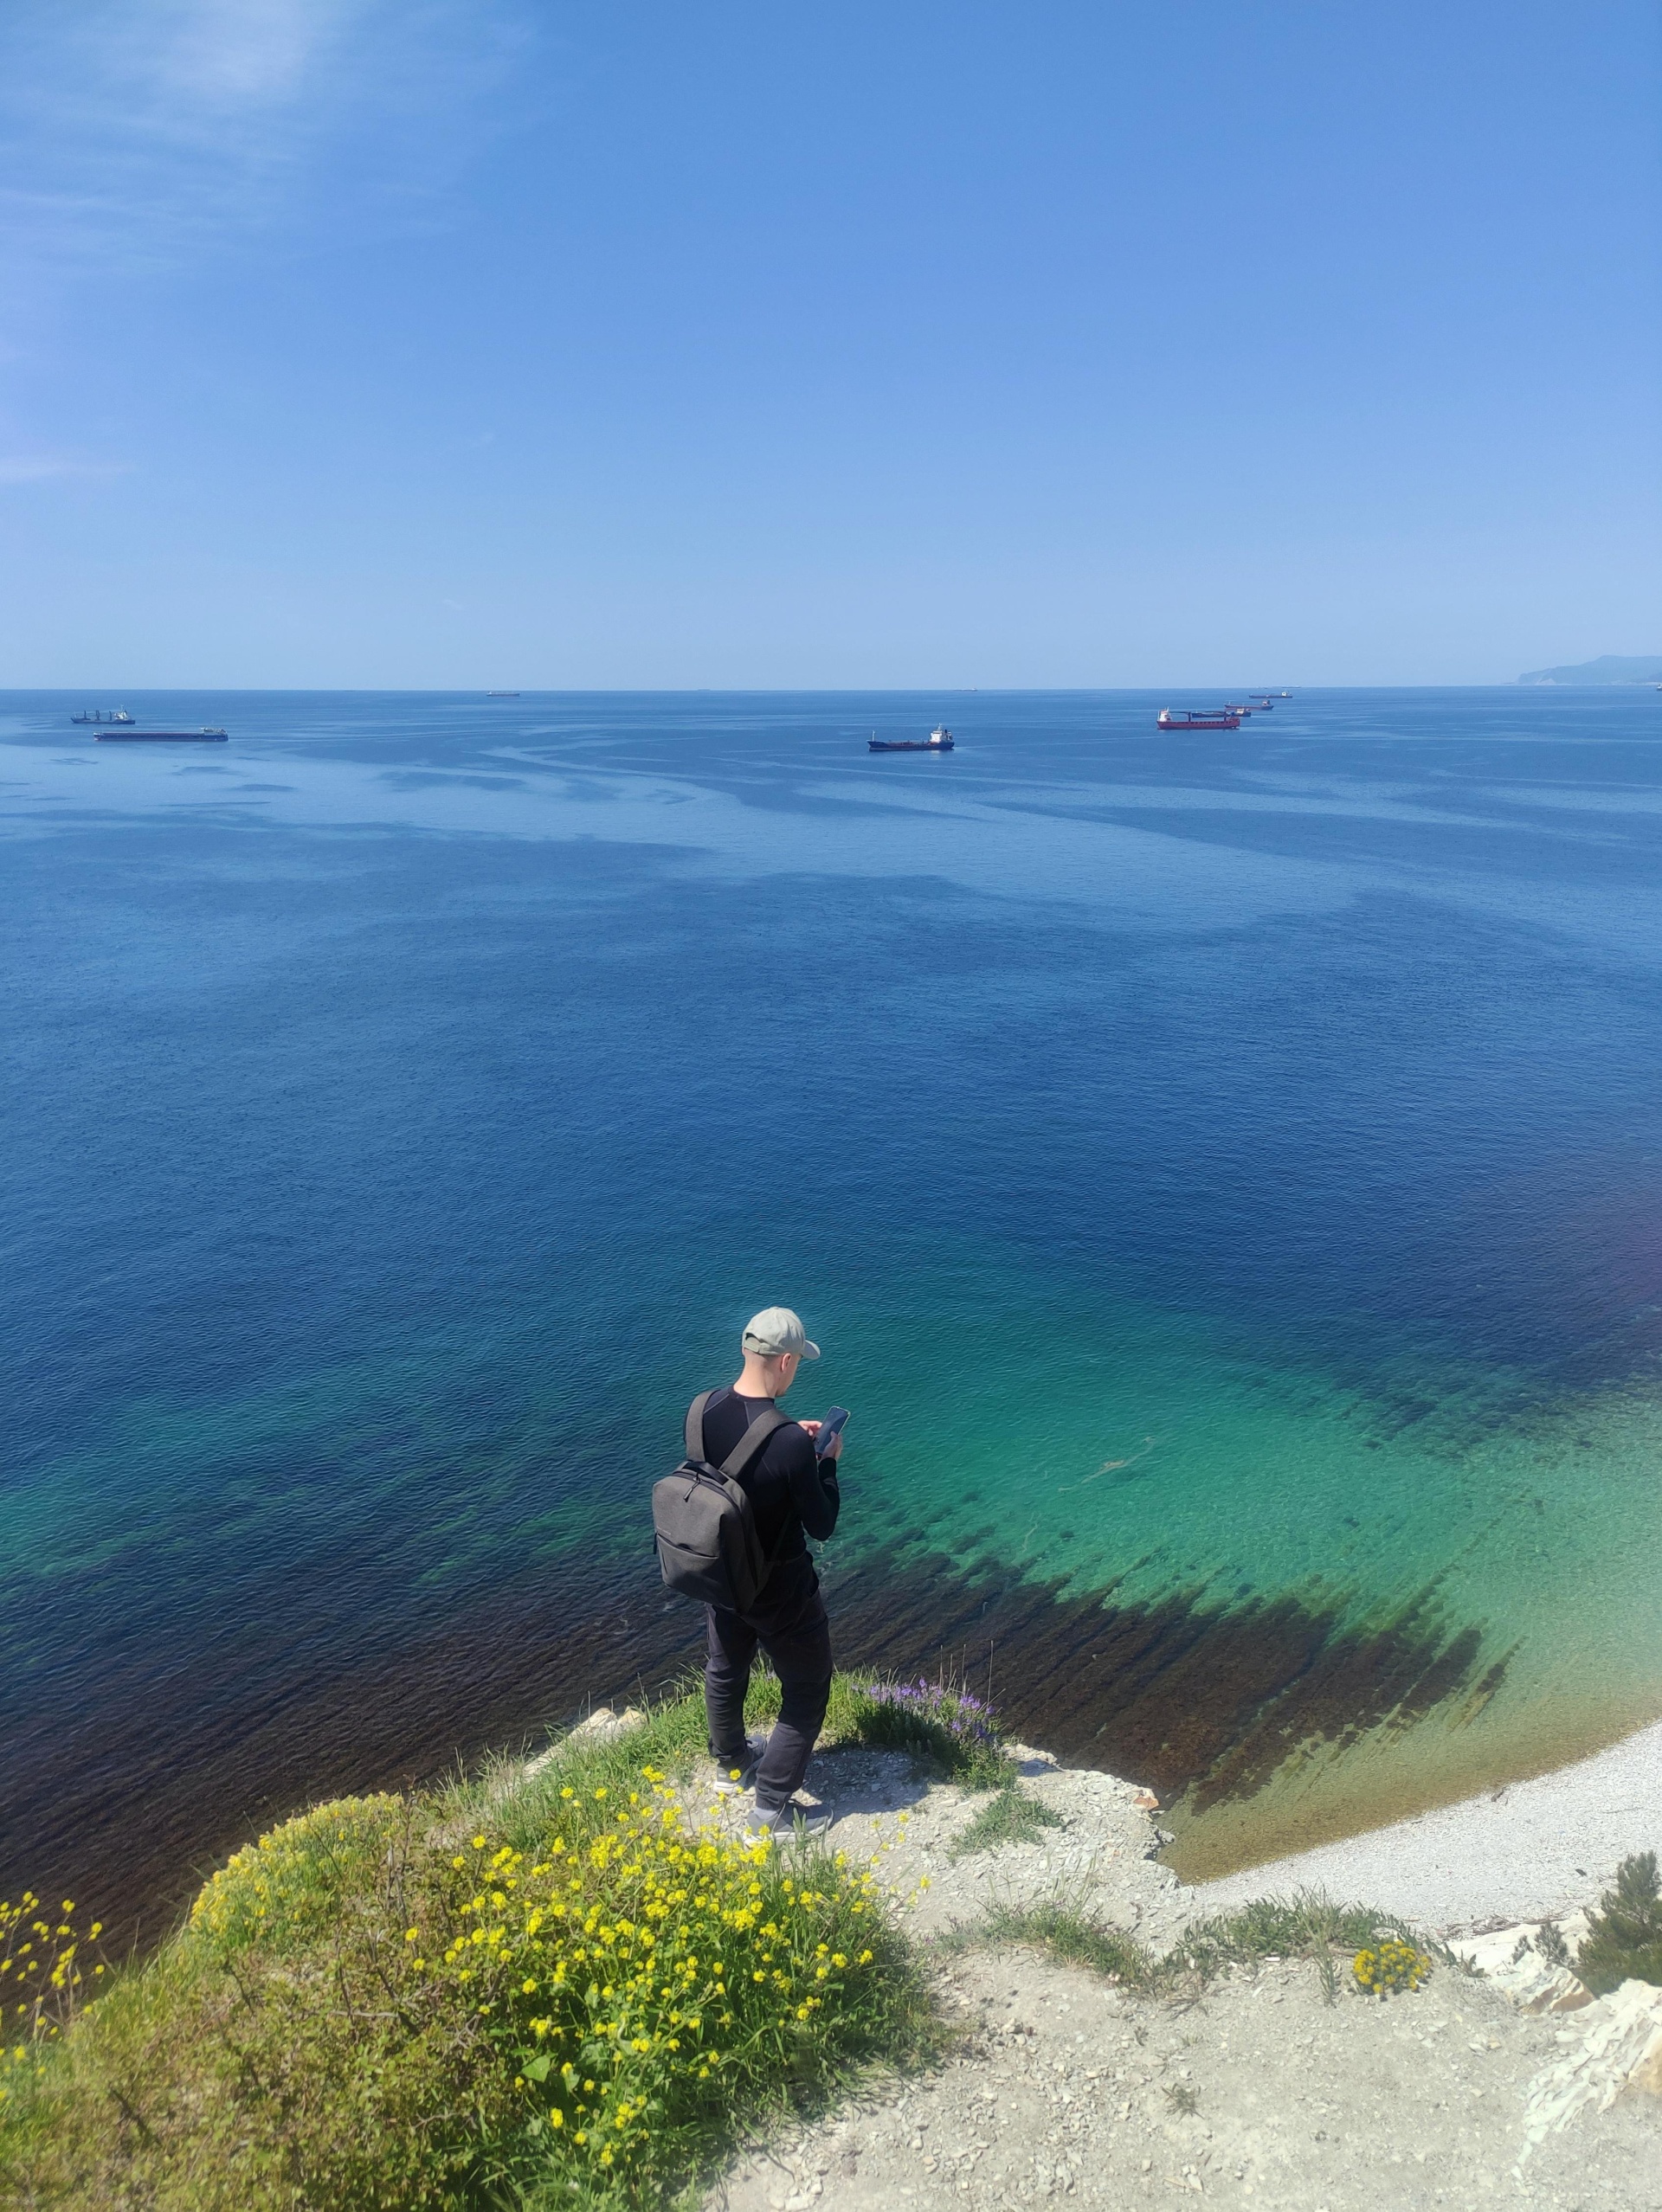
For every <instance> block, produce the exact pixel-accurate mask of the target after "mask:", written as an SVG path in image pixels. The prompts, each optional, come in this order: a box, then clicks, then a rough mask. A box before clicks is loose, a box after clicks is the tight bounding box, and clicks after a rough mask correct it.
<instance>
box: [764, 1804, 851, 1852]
mask: <svg viewBox="0 0 1662 2212" xmlns="http://www.w3.org/2000/svg"><path fill="white" fill-rule="evenodd" d="M833 1818H834V1816H833V1815H832V1814H830V1813H828V1812H826V1811H824V1810H821V1808H820V1807H819V1806H817V1805H816V1806H815V1807H814V1808H813V1809H812V1810H809V1809H808V1807H807V1806H805V1805H781V1806H780V1807H779V1808H778V1810H776V1811H772V1812H770V1811H769V1810H768V1809H767V1808H766V1807H765V1806H763V1805H758V1806H757V1809H756V1810H755V1811H754V1812H753V1813H752V1814H751V1815H750V1818H749V1820H747V1821H746V1822H745V1823H744V1841H745V1842H747V1843H761V1842H766V1841H769V1840H771V1841H772V1842H776V1843H796V1842H804V1841H806V1840H807V1839H808V1837H810V1836H823V1835H825V1834H826V1833H827V1832H828V1829H829V1828H830V1826H831V1823H832V1820H833Z"/></svg>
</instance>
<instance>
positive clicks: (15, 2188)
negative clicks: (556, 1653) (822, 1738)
mask: <svg viewBox="0 0 1662 2212" xmlns="http://www.w3.org/2000/svg"><path fill="white" fill-rule="evenodd" d="M702 1739H703V1727H702V1718H701V1714H700V1713H699V1707H698V1703H697V1701H695V1700H689V1699H686V1698H683V1699H680V1700H678V1701H671V1702H669V1703H668V1704H667V1705H665V1706H664V1707H659V1708H656V1709H654V1711H653V1712H652V1713H651V1714H649V1715H648V1716H647V1722H646V1725H645V1727H644V1728H643V1729H641V1730H640V1731H637V1732H634V1733H631V1734H630V1735H628V1736H627V1737H624V1738H622V1739H614V1740H612V1741H610V1742H605V1741H602V1742H595V1741H592V1740H591V1739H586V1738H579V1739H572V1740H570V1741H568V1742H567V1743H565V1744H564V1745H561V1746H557V1749H556V1751H555V1753H554V1755H553V1757H552V1759H551V1760H550V1761H549V1762H548V1764H547V1765H545V1766H544V1767H543V1768H542V1769H541V1770H540V1771H539V1772H537V1773H536V1774H534V1775H531V1776H529V1777H526V1776H523V1775H521V1776H520V1777H519V1778H518V1779H517V1780H516V1781H515V1782H514V1784H513V1785H512V1787H509V1786H507V1785H506V1778H504V1777H503V1776H501V1775H498V1776H495V1777H489V1778H486V1779H485V1780H484V1781H483V1782H482V1783H480V1784H473V1785H469V1786H467V1787H465V1788H463V1787H454V1788H452V1789H450V1790H448V1791H442V1792H439V1793H437V1794H435V1795H434V1796H433V1797H428V1798H425V1799H422V1798H417V1799H414V1800H409V1801H401V1800H399V1799H397V1798H393V1797H373V1798H363V1799H345V1800H342V1801H341V1802H339V1803H338V1804H332V1805H325V1806H320V1807H319V1808H317V1809H316V1810H314V1811H312V1812H311V1813H308V1814H306V1815H303V1816H302V1817H300V1819H299V1820H297V1821H293V1822H290V1823H287V1824H286V1825H285V1826H284V1827H282V1828H280V1829H275V1830H274V1831H273V1832H272V1834H271V1835H269V1836H265V1837H262V1838H261V1841H260V1842H259V1843H258V1844H256V1845H254V1846H251V1847H250V1848H249V1849H248V1850H246V1851H243V1852H240V1853H238V1854H237V1855H236V1857H235V1859H234V1860H233V1861H232V1862H230V1864H229V1865H228V1866H227V1867H226V1868H222V1870H221V1872H220V1873H219V1874H216V1876H215V1877H214V1879H213V1880H212V1881H210V1882H209V1884H208V1885H207V1887H205V1889H204V1890H203V1894H202V1895H201V1897H200V1898H199V1899H198V1900H197V1904H196V1907H195V1908H194V1910H193V1912H192V1913H191V1916H190V1920H189V1922H188V1923H187V1925H186V1926H185V1928H184V1930H183V1931H182V1932H181V1933H180V1935H179V1936H178V1937H177V1938H176V1939H174V1940H173V1941H172V1942H171V1943H169V1944H167V1945H164V1947H163V1948H162V1950H161V1951H160V1952H158V1954H157V1955H156V1956H155V1957H154V1958H151V1960H150V1961H149V1962H148V1963H146V1964H143V1965H140V1966H137V1967H133V1968H131V1969H129V1970H128V1971H125V1972H123V1973H121V1974H120V1975H119V1976H117V1977H115V1978H114V1980H113V1984H112V1985H111V1986H109V1987H108V1988H107V1990H106V1993H105V1994H103V1995H101V1996H100V1997H99V1999H98V2001H97V2002H96V2003H93V2004H92V2005H91V2006H89V2007H87V2009H84V2010H83V2011H82V2012H81V2015H80V2016H79V2017H78V2018H74V2019H72V2020H70V2021H69V2022H68V2024H67V2025H66V2026H65V2027H64V2029H63V2032H62V2034H61V2036H60V2038H59V2040H58V2041H57V2042H55V2043H52V2044H49V2045H48V2044H41V2045H39V2046H38V2047H31V2048H30V2050H29V2063H28V2065H27V2066H26V2067H14V2068H13V2069H12V2071H13V2072H14V2073H15V2074H16V2077H17V2078H16V2082H15V2084H13V2083H8V2085H7V2086H8V2087H11V2088H12V2090H13V2093H12V2094H10V2096H9V2098H8V2099H7V2100H6V2102H5V2103H3V2104H0V2201H5V2202H12V2201H16V2202H20V2203H23V2204H26V2205H28V2206H29V2207H30V2208H31V2212H71V2208H73V2212H118V2208H119V2212H126V2208H130V2207H131V2208H138V2207H141V2206H142V2207H144V2208H145V2212H297V2208H299V2207H302V2206H303V2207H305V2208H306V2212H486V2208H487V2207H489V2208H498V2207H501V2206H503V2205H506V2204H509V2203H515V2204H521V2205H538V2204H542V2203H544V2202H546V2203H547V2204H549V2205H553V2204H559V2205H562V2206H569V2205H579V2206H581V2205H584V2204H592V2205H601V2204H609V2205H613V2204H615V2205H635V2204H647V2203H657V2202H662V2201H663V2199H664V2197H665V2196H666V2195H667V2193H671V2192H673V2191H674V2190H676V2189H680V2188H681V2187H682V2186H684V2185H685V2184H686V2183H689V2182H691V2181H692V2179H694V2178H695V2177H697V2175H698V2173H699V2170H700V2169H701V2167H702V2166H703V2165H704V2164H705V2163H706V2162H707V2161H708V2160H709V2159H710V2158H711V2157H713V2156H714V2155H715V2153H716V2152H717V2151H718V2150H719V2149H720V2148H721V2147H722V2146H724V2145H725V2144H727V2143H729V2142H731V2140H732V2139H733V2138H734V2136H735V2135H736V2134H737V2133H738V2132H743V2131H744V2130H747V2129H749V2128H751V2127H753V2126H755V2125H757V2122H758V2121H759V2120H761V2119H763V2118H765V2117H766V2115H767V2114H768V2113H769V2112H770V2111H771V2110H773V2109H775V2108H776V2107H778V2106H782V2105H783V2104H785V2103H787V2102H802V2101H803V2100H804V2099H809V2100H811V2099H814V2098H815V2097H817V2096H822V2095H823V2094H825V2093H827V2092H828V2089H829V2088H830V2087H831V2086H832V2085H833V2084H834V2083H835V2082H836V2081H837V2080H840V2079H841V2078H843V2076H844V2075H845V2074H847V2072H848V2071H849V2070H850V2069H854V2068H858V2067H860V2066H861V2065H862V2064H863V2063H865V2062H866V2061H868V2060H869V2059H871V2058H873V2057H875V2056H878V2055H883V2056H886V2057H890V2058H893V2057H896V2056H899V2055H900V2054H904V2053H905V2052H908V2051H911V2050H913V2049H918V2048H924V2046H925V2045H926V2044H927V2042H928V2041H929V2038H930V2036H931V2033H932V2029H931V2024H930V2016H929V2013H928V2010H927V2007H926V2004H925V2003H924V1997H923V1995H922V1990H921V1985H920V1983H919V1981H918V1977H917V1975H916V1972H915V1970H914V1969H913V1966H912V1963H911V1959H910V1957H909V1954H908V1952H907V1950H906V1947H905V1944H904V1941H903V1939H901V1937H900V1936H899V1932H898V1931H897V1930H896V1928H895V1926H894V1925H893V1923H892V1919H891V1918H890V1916H889V1914H888V1913H887V1912H886V1910H885V1909H884V1907H882V1905H881V1904H880V1902H879V1898H878V1896H877V1894H876V1892H875V1889H874V1886H873V1879H872V1877H871V1875H870V1874H869V1872H868V1871H867V1870H866V1869H864V1868H859V1867H855V1866H851V1865H848V1864H847V1863H845V1862H844V1860H843V1858H842V1856H841V1855H830V1854H827V1853H825V1852H823V1851H816V1850H812V1849H795V1848H790V1849H784V1850H781V1849H776V1848H774V1847H772V1846H770V1845H766V1844H763V1845H757V1846H750V1847H747V1846H744V1845H743V1844H741V1843H738V1842H734V1841H733V1840H731V1838H730V1837H728V1836H725V1835H724V1834H720V1833H718V1832H717V1831H716V1830H714V1829H707V1830H700V1829H697V1828H695V1827H694V1826H693V1825H692V1823H691V1821H690V1818H689V1816H688V1815H687V1814H686V1811H685V1810H684V1809H683V1808H682V1806H681V1805H680V1802H679V1800H678V1797H677V1795H676V1792H675V1791H674V1788H673V1784H672V1782H671V1780H670V1775H671V1772H672V1771H673V1768H674V1767H676V1766H679V1767H680V1768H682V1769H685V1768H686V1767H687V1766H689V1765H690V1764H691V1762H692V1753H693V1752H694V1751H695V1750H696V1749H697V1748H698V1747H699V1746H700V1745H701V1743H702ZM643 1746H654V1747H655V1749H656V1750H657V1752H659V1754H660V1756H661V1757H663V1759H664V1760H665V1763H664V1764H663V1765H659V1764H656V1763H654V1759H652V1758H651V1757H643V1756H642V1752H643ZM643 1769H644V1770H645V1771H644V1772H643ZM464 1816H466V1825H465V1826H464V1825H461V1822H462V1819H463V1817H464Z"/></svg>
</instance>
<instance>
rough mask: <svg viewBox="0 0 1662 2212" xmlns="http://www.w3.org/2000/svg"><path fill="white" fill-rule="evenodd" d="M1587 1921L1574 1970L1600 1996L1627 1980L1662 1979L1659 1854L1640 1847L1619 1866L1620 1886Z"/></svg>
mask: <svg viewBox="0 0 1662 2212" xmlns="http://www.w3.org/2000/svg"><path fill="white" fill-rule="evenodd" d="M1599 1907H1600V1909H1599V1910H1598V1912H1596V1913H1594V1915H1593V1917H1592V1919H1590V1920H1589V1921H1588V1930H1587V1940H1586V1941H1585V1942H1584V1943H1583V1944H1582V1945H1581V1949H1580V1951H1579V1952H1577V1953H1576V1957H1575V1971H1576V1973H1577V1974H1578V1975H1579V1976H1580V1977H1581V1980H1582V1981H1583V1982H1585V1983H1586V1984H1587V1986H1588V1989H1589V1990H1592V1991H1593V1993H1594V1996H1595V1997H1602V1996H1603V1995H1604V1994H1605V1993H1606V1991H1607V1990H1614V1989H1620V1986H1621V1984H1623V1983H1624V1982H1655V1983H1658V1984H1662V1897H1659V1894H1658V1882H1657V1870H1656V1854H1655V1852H1654V1851H1640V1852H1639V1853H1637V1854H1636V1855H1634V1856H1633V1857H1632V1858H1628V1859H1624V1860H1623V1861H1622V1862H1621V1864H1620V1866H1619V1867H1618V1868H1616V1886H1615V1887H1614V1889H1609V1890H1607V1891H1606V1892H1605V1894H1604V1895H1603V1896H1602V1897H1601V1899H1600V1900H1599Z"/></svg>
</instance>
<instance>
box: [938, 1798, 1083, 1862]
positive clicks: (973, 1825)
mask: <svg viewBox="0 0 1662 2212" xmlns="http://www.w3.org/2000/svg"><path fill="white" fill-rule="evenodd" d="M1061 1825H1062V1820H1061V1816H1060V1814H1059V1813H1053V1812H1052V1810H1051V1809H1050V1807H1049V1806H1048V1805H1045V1804H1040V1802H1039V1800H1038V1798H1037V1797H1029V1796H1028V1795H1027V1792H1026V1791H1025V1790H1021V1789H1019V1788H1017V1787H1016V1786H1015V1784H1008V1786H1007V1787H1005V1788H1004V1789H1002V1790H995V1791H994V1792H993V1794H992V1796H991V1797H989V1798H988V1800H987V1802H986V1804H984V1805H982V1806H981V1807H980V1808H979V1810H977V1811H976V1816H975V1817H974V1819H973V1820H971V1821H970V1822H969V1824H968V1826H967V1827H966V1828H965V1829H963V1833H962V1834H961V1835H960V1836H959V1837H958V1839H957V1842H956V1843H954V1845H953V1846H952V1855H953V1857H954V1858H955V1859H962V1858H963V1857H965V1856H967V1855H968V1854H969V1853H970V1852H972V1851H991V1850H996V1849H997V1848H998V1846H999V1845H1000V1844H1001V1843H1029V1842H1032V1841H1033V1839H1034V1836H1040V1835H1042V1834H1043V1833H1044V1831H1045V1829H1047V1828H1060V1826H1061Z"/></svg>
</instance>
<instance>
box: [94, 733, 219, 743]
mask: <svg viewBox="0 0 1662 2212" xmlns="http://www.w3.org/2000/svg"><path fill="white" fill-rule="evenodd" d="M227 742H228V735H227V732H226V731H224V730H100V731H99V733H98V736H97V737H96V738H95V739H94V740H93V743H95V744H100V745H223V744H224V743H227Z"/></svg>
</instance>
